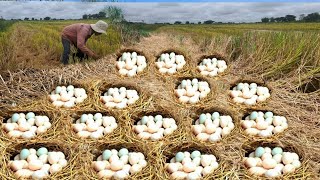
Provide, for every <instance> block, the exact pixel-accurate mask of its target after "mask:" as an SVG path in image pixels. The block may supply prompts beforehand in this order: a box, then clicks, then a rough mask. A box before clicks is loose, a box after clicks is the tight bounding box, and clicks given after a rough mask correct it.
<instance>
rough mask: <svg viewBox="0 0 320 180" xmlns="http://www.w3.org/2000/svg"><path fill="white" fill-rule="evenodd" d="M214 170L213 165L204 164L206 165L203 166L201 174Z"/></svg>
mask: <svg viewBox="0 0 320 180" xmlns="http://www.w3.org/2000/svg"><path fill="white" fill-rule="evenodd" d="M214 170H215V169H214V167H212V166H206V167H204V168H203V170H202V174H203V175H204V176H206V175H208V174H212V173H213V171H214Z"/></svg>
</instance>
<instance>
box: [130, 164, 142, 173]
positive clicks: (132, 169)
mask: <svg viewBox="0 0 320 180" xmlns="http://www.w3.org/2000/svg"><path fill="white" fill-rule="evenodd" d="M141 170H142V167H141V165H139V164H134V165H132V166H131V167H130V173H131V174H136V173H138V172H140V171H141Z"/></svg>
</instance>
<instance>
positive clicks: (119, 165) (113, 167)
mask: <svg viewBox="0 0 320 180" xmlns="http://www.w3.org/2000/svg"><path fill="white" fill-rule="evenodd" d="M123 166H124V163H123V162H122V161H120V160H114V161H112V162H111V163H110V168H111V170H113V171H119V170H121V169H122V168H123Z"/></svg>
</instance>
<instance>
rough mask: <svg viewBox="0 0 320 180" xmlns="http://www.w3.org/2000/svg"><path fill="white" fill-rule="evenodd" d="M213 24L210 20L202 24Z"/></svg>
mask: <svg viewBox="0 0 320 180" xmlns="http://www.w3.org/2000/svg"><path fill="white" fill-rule="evenodd" d="M213 23H214V21H212V20H207V21H204V22H203V24H213Z"/></svg>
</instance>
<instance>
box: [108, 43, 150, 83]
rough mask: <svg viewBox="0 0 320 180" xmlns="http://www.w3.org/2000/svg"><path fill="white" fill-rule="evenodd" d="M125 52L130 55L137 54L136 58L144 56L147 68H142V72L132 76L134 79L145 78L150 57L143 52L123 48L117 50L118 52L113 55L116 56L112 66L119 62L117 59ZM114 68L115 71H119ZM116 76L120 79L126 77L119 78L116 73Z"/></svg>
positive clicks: (148, 69) (148, 68)
mask: <svg viewBox="0 0 320 180" xmlns="http://www.w3.org/2000/svg"><path fill="white" fill-rule="evenodd" d="M125 52H130V53H132V52H136V53H137V54H138V56H144V57H145V58H146V62H147V67H146V68H144V69H143V71H142V72H140V73H137V75H136V76H134V77H140V76H145V75H146V74H147V73H148V71H150V60H151V59H152V56H150V55H149V54H147V53H145V52H143V50H140V49H136V48H123V49H120V50H118V52H116V53H115V54H116V55H115V56H116V58H115V61H114V64H116V62H117V61H118V60H119V58H120V57H121V56H122V54H123V53H125ZM114 67H115V69H116V71H117V72H118V71H119V70H118V68H117V67H116V66H114ZM117 74H118V75H119V76H120V77H126V76H121V75H120V74H119V73H117Z"/></svg>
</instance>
